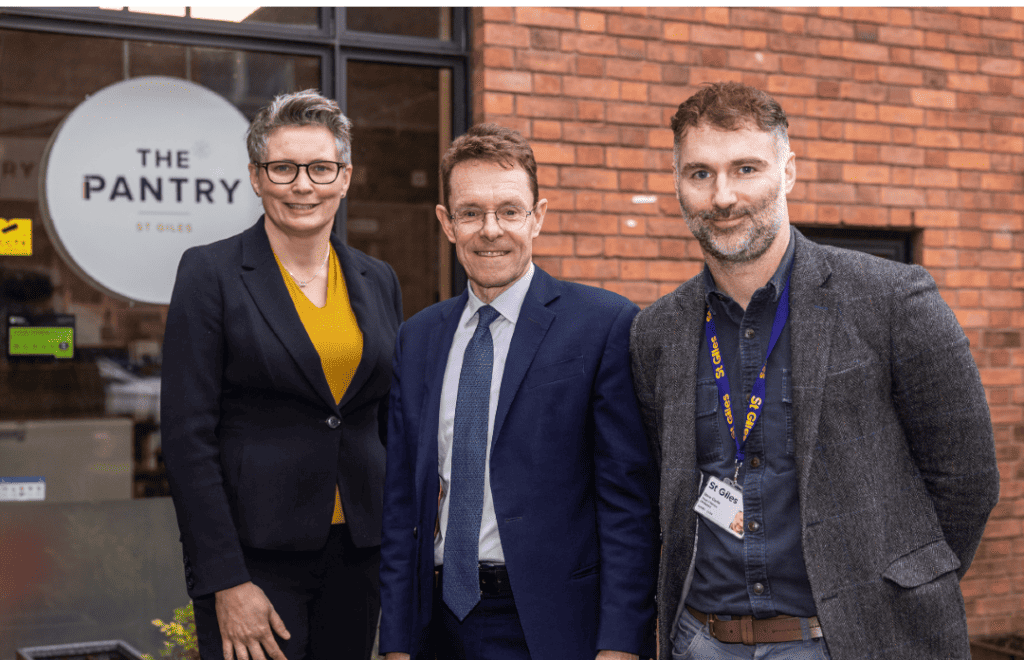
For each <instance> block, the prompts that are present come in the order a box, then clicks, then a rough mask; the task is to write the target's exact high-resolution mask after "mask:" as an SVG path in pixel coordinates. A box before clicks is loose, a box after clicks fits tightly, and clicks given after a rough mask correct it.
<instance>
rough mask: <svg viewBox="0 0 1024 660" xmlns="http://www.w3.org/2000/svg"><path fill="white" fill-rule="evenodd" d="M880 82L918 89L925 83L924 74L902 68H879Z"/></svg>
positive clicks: (916, 70) (917, 70)
mask: <svg viewBox="0 0 1024 660" xmlns="http://www.w3.org/2000/svg"><path fill="white" fill-rule="evenodd" d="M878 80H879V82H883V83H885V84H887V85H910V86H912V87H918V86H920V85H921V83H922V82H923V81H924V74H923V72H922V71H920V70H919V69H911V68H908V67H900V66H880V67H878Z"/></svg>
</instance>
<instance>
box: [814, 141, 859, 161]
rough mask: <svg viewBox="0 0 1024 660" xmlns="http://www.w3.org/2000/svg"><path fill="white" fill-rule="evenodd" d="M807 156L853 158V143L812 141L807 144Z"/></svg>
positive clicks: (838, 158) (838, 159)
mask: <svg viewBox="0 0 1024 660" xmlns="http://www.w3.org/2000/svg"><path fill="white" fill-rule="evenodd" d="M805 157H806V158H811V159H814V160H837V161H850V160H853V145H852V144H850V143H849V142H826V141H810V142H807V143H806V145H805Z"/></svg>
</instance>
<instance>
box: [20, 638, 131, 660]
mask: <svg viewBox="0 0 1024 660" xmlns="http://www.w3.org/2000/svg"><path fill="white" fill-rule="evenodd" d="M16 660H142V655H141V654H140V653H139V652H138V651H136V650H135V649H134V648H132V646H131V645H129V644H127V643H125V642H122V641H121V640H119V639H111V640H106V641H103V642H81V643H79V644H55V645H53V646H33V647H31V648H26V649H18V654H17V656H16Z"/></svg>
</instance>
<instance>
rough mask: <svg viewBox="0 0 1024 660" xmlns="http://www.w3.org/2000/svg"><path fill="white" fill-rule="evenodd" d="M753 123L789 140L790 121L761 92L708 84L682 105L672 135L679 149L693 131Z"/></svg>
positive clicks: (732, 84) (746, 87)
mask: <svg viewBox="0 0 1024 660" xmlns="http://www.w3.org/2000/svg"><path fill="white" fill-rule="evenodd" d="M746 122H750V123H752V124H753V125H754V126H756V127H757V128H758V129H760V130H762V131H765V132H766V133H775V134H776V135H777V136H778V137H780V138H782V139H783V140H785V141H786V142H787V143H788V141H789V135H788V134H787V133H786V129H788V128H789V120H788V119H786V113H785V111H784V110H783V109H782V106H780V105H779V103H778V101H776V100H775V99H773V98H772V97H771V96H769V95H768V94H765V93H764V92H762V91H761V90H759V89H757V88H755V87H751V86H750V85H744V84H743V83H738V82H718V83H709V84H707V85H706V86H704V87H702V88H701V89H700V91H698V92H697V93H696V94H694V95H693V96H691V97H690V98H688V99H686V100H685V101H683V102H682V103H680V104H679V110H677V111H676V114H675V116H674V117H672V133H673V134H674V135H675V145H676V146H677V147H678V146H679V144H680V143H681V142H682V141H683V137H684V136H685V135H686V131H687V130H688V129H690V128H696V127H697V126H700V125H701V124H710V125H711V126H715V127H716V128H721V129H725V130H727V131H732V130H736V129H738V128H742V125H743V124H744V123H746Z"/></svg>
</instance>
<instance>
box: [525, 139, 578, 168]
mask: <svg viewBox="0 0 1024 660" xmlns="http://www.w3.org/2000/svg"><path fill="white" fill-rule="evenodd" d="M531 146H532V147H533V155H534V157H535V158H536V159H537V162H538V163H546V164H554V165H572V164H574V163H575V162H576V156H575V151H574V150H573V148H572V147H571V146H567V145H564V144H551V143H550V142H534V143H533V144H532V145H531Z"/></svg>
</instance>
